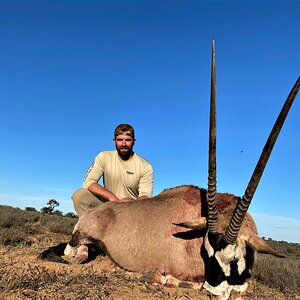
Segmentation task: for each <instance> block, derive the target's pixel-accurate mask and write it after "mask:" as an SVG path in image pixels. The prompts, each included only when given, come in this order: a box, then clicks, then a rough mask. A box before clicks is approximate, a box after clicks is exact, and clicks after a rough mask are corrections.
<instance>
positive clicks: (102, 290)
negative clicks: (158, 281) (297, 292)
mask: <svg viewBox="0 0 300 300" xmlns="http://www.w3.org/2000/svg"><path fill="white" fill-rule="evenodd" d="M67 240H68V237H63V236H61V235H59V237H57V236H56V235H55V234H52V235H51V234H49V235H47V238H45V235H42V236H37V237H36V238H35V241H34V242H33V243H32V244H31V245H30V246H29V245H28V246H17V247H12V246H2V245H1V246H0V257H1V260H0V299H53V300H55V299H108V300H110V299H116V300H119V299H120V300H121V299H122V300H123V299H124V300H140V299H145V300H150V299H176V300H184V299H198V300H207V299H216V298H215V297H212V296H211V295H209V294H208V293H207V292H206V291H204V290H193V289H188V288H167V287H161V286H152V285H150V284H148V283H147V282H145V280H144V279H143V276H142V275H141V274H136V273H131V272H127V271H125V270H122V269H121V268H119V267H117V266H115V265H114V264H113V263H112V262H111V261H110V260H109V258H108V257H105V256H98V257H96V259H94V260H92V261H90V262H89V263H86V264H83V265H76V264H73V263H71V264H61V263H56V262H48V261H42V260H40V259H38V258H37V256H38V255H39V254H40V253H41V252H42V251H43V250H45V249H47V248H48V247H49V246H55V245H57V244H59V243H61V242H66V241H67ZM230 299H245V300H250V299H274V300H277V299H288V298H286V296H284V294H282V293H280V292H278V291H276V290H275V289H271V288H268V287H266V286H263V285H262V284H260V283H257V282H254V281H250V286H249V288H248V290H247V291H246V292H245V293H244V294H243V295H240V294H237V293H233V294H232V295H231V297H230ZM298 299H300V297H299V298H298Z"/></svg>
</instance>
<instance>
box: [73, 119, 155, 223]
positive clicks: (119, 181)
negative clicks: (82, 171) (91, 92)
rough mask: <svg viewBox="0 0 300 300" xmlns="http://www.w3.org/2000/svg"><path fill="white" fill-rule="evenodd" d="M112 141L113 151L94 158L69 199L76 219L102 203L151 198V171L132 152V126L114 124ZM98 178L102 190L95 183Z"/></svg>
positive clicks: (147, 163) (148, 165) (101, 153)
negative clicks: (77, 188)
mask: <svg viewBox="0 0 300 300" xmlns="http://www.w3.org/2000/svg"><path fill="white" fill-rule="evenodd" d="M113 141H114V144H115V147H116V150H112V151H103V152H100V153H99V154H98V155H97V157H96V158H95V161H94V162H93V164H92V165H91V166H90V168H89V170H88V171H87V174H86V176H85V178H84V181H83V188H81V189H79V190H77V191H76V192H75V193H74V194H73V196H72V198H73V203H74V208H75V211H76V213H77V215H78V216H79V217H80V216H81V215H82V214H83V213H84V212H85V211H87V210H88V209H90V208H92V207H95V206H98V205H100V204H102V203H103V202H107V201H117V202H126V201H130V200H136V199H143V198H148V197H151V196H152V192H153V168H152V166H151V164H150V163H149V162H148V161H146V160H145V159H144V158H142V157H141V156H139V155H138V154H136V153H135V152H133V146H134V144H135V141H136V140H135V136H134V129H133V127H132V126H131V125H129V124H120V125H118V126H117V127H116V129H115V131H114V139H113ZM102 176H103V183H104V184H103V185H104V186H103V187H102V186H101V185H100V184H99V183H98V181H99V180H100V178H101V177H102Z"/></svg>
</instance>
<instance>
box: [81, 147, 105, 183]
mask: <svg viewBox="0 0 300 300" xmlns="http://www.w3.org/2000/svg"><path fill="white" fill-rule="evenodd" d="M103 172H104V169H103V154H102V153H100V154H99V155H97V157H96V158H95V160H94V162H93V163H92V164H91V166H90V167H89V169H88V171H87V173H86V175H85V177H84V180H83V187H84V188H85V189H88V188H89V186H90V185H91V184H92V183H94V182H98V181H99V179H100V178H101V177H102V176H103Z"/></svg>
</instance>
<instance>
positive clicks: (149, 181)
mask: <svg viewBox="0 0 300 300" xmlns="http://www.w3.org/2000/svg"><path fill="white" fill-rule="evenodd" d="M153 177H154V172H153V168H152V166H151V164H149V163H148V164H147V165H146V166H145V169H144V172H143V175H142V177H141V179H140V182H139V197H138V199H146V198H149V197H152V193H153Z"/></svg>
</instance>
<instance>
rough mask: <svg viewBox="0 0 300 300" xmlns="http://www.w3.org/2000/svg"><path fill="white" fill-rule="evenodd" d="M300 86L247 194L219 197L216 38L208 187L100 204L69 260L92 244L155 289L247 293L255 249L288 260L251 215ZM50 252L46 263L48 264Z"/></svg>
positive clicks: (79, 227)
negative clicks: (264, 236)
mask: <svg viewBox="0 0 300 300" xmlns="http://www.w3.org/2000/svg"><path fill="white" fill-rule="evenodd" d="M299 86H300V79H299V77H298V79H297V81H296V83H295V85H294V87H293V88H292V90H291V92H290V94H289V95H288V97H287V100H286V102H285V103H284V105H283V108H282V110H281V112H280V114H279V116H278V118H277V120H276V122H275V125H274V127H273V129H272V131H271V133H270V135H269V137H268V140H267V142H266V144H265V146H264V148H263V151H262V154H261V155H260V158H259V160H258V163H257V165H256V167H255V169H254V171H253V174H252V177H251V179H250V181H249V183H248V186H247V188H246V190H245V193H244V196H243V197H237V196H234V195H232V194H227V193H217V192H216V68H215V46H214V41H213V42H212V63H211V98H210V126H209V162H208V189H207V190H205V189H201V188H198V187H195V186H192V185H184V186H179V187H174V188H171V189H167V190H164V191H163V192H161V193H160V194H158V195H157V196H155V197H152V198H149V199H145V200H139V201H132V202H126V203H119V202H106V203H104V204H101V205H100V206H98V207H95V208H93V209H91V210H89V211H87V212H86V213H85V214H83V215H82V217H81V218H80V219H79V221H78V223H77V224H76V226H75V228H74V231H73V234H72V238H71V240H70V242H69V244H68V245H67V247H66V250H65V255H72V256H74V257H75V260H76V261H77V262H78V263H83V262H85V261H86V260H87V259H88V255H89V251H88V249H89V247H90V246H92V245H93V246H94V247H97V248H99V249H101V250H102V251H103V252H104V253H105V254H106V255H107V256H108V257H109V258H110V259H111V260H112V261H113V262H114V263H116V264H117V265H118V266H120V267H122V268H124V269H126V270H129V271H134V272H139V273H148V274H151V276H149V282H151V283H152V284H162V285H167V286H187V287H191V288H202V287H204V288H205V289H206V290H208V291H209V292H211V293H212V294H214V295H219V298H220V299H228V298H229V296H230V293H231V291H232V290H233V289H234V290H237V291H240V292H243V291H245V290H246V288H247V285H248V284H247V279H249V278H250V277H251V272H252V267H253V264H254V259H255V253H256V252H259V253H266V254H271V255H274V256H278V257H282V256H281V255H279V254H277V253H276V252H275V251H274V250H273V249H272V248H271V247H270V246H269V245H268V244H267V243H266V242H265V241H264V240H263V239H262V238H260V237H259V236H258V233H257V228H256V225H255V222H254V220H253V219H252V217H251V215H250V214H249V213H247V210H248V207H249V205H250V203H251V200H252V198H253V195H254V193H255V191H256V188H257V186H258V184H259V181H260V179H261V176H262V174H263V171H264V168H265V166H266V164H267V161H268V159H269V157H270V154H271V152H272V149H273V146H274V144H275V142H276V139H277V137H278V135H279V132H280V130H281V128H282V125H283V123H284V121H285V119H286V116H287V114H288V111H289V109H290V107H291V105H292V103H293V101H294V99H295V98H296V95H297V92H298V90H299ZM47 251H48V250H46V251H44V252H43V253H42V254H41V255H40V258H44V259H47ZM48 253H49V252H48Z"/></svg>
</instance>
